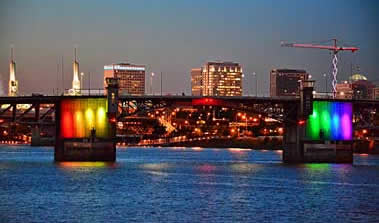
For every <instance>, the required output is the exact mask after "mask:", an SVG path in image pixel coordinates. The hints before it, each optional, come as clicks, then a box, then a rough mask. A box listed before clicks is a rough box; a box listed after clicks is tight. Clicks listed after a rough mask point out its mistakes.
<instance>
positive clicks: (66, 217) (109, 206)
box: [0, 146, 379, 223]
mask: <svg viewBox="0 0 379 223" xmlns="http://www.w3.org/2000/svg"><path fill="white" fill-rule="evenodd" d="M53 157H54V151H53V149H52V148H32V147H17V146H12V147H7V146H2V147H0V222H12V223H13V222H23V223H24V222H91V223H95V222H332V223H336V222H378V221H379V156H375V155H354V164H353V165H350V164H303V165H286V164H283V163H282V162H281V152H280V151H264V150H241V149H204V148H120V149H118V150H117V162H116V163H113V164H109V163H102V162H95V163H89V162H79V163H75V162H63V163H54V162H53Z"/></svg>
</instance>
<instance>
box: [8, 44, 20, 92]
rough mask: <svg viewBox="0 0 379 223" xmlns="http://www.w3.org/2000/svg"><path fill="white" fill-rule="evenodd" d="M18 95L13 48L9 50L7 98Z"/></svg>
mask: <svg viewBox="0 0 379 223" xmlns="http://www.w3.org/2000/svg"><path fill="white" fill-rule="evenodd" d="M17 95H18V81H17V80H16V62H15V61H14V60H13V48H11V60H10V63H9V83H8V96H17Z"/></svg>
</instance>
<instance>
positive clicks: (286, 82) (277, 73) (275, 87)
mask: <svg viewBox="0 0 379 223" xmlns="http://www.w3.org/2000/svg"><path fill="white" fill-rule="evenodd" d="M308 78H309V74H308V73H307V72H306V71H305V70H294V69H273V70H271V73H270V95H271V96H272V97H276V96H299V95H300V81H304V80H308Z"/></svg>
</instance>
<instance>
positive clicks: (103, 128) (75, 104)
mask: <svg viewBox="0 0 379 223" xmlns="http://www.w3.org/2000/svg"><path fill="white" fill-rule="evenodd" d="M107 83H108V87H107V99H106V98H103V97H102V98H99V97H95V98H93V97H92V98H91V97H77V98H70V99H66V100H63V101H60V102H59V103H57V105H56V118H57V122H56V128H57V129H56V144H55V154H54V159H55V161H103V162H114V161H115V160H116V142H115V138H116V131H115V130H116V121H117V111H118V94H117V93H118V81H117V79H116V80H115V79H112V80H108V78H107ZM106 108H108V110H106ZM62 113H63V114H62ZM62 125H65V126H62Z"/></svg>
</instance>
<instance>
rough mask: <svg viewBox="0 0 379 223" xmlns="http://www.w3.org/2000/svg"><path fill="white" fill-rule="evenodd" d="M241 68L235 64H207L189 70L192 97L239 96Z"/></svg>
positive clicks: (240, 92) (240, 90)
mask: <svg viewBox="0 0 379 223" xmlns="http://www.w3.org/2000/svg"><path fill="white" fill-rule="evenodd" d="M242 72H243V71H242V67H241V65H240V64H239V63H235V62H207V63H205V64H204V65H203V66H202V67H201V68H194V69H192V70H191V79H192V81H191V83H192V95H202V96H241V95H242Z"/></svg>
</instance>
